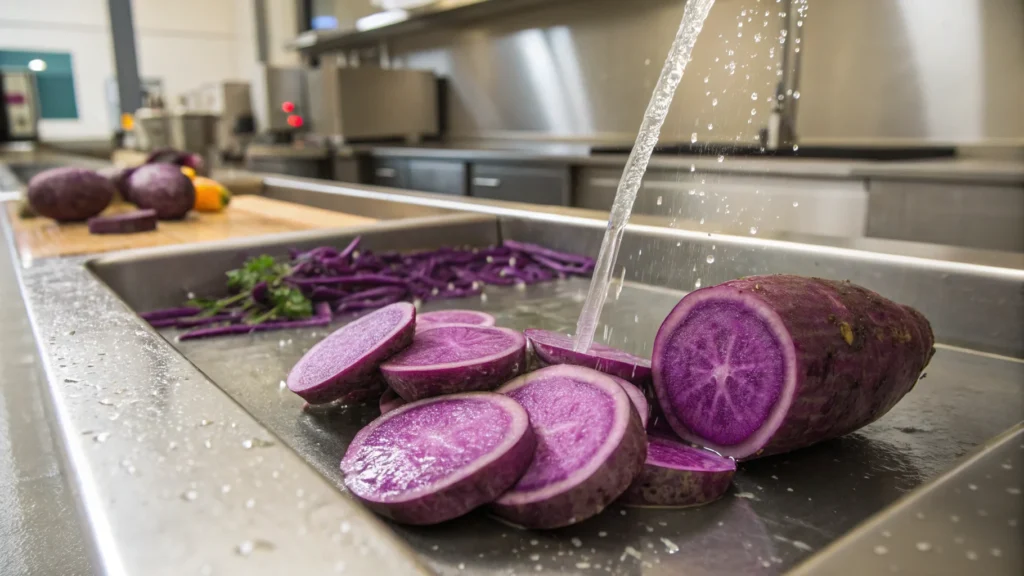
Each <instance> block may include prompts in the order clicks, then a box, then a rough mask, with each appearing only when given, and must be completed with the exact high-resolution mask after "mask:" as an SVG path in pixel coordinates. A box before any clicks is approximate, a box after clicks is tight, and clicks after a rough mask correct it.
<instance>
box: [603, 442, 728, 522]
mask: <svg viewBox="0 0 1024 576" xmlns="http://www.w3.org/2000/svg"><path fill="white" fill-rule="evenodd" d="M735 474H736V461H735V460H731V459H729V458H725V457H723V456H719V455H718V454H715V453H714V452H711V451H709V450H703V449H701V448H694V447H692V446H687V445H686V444H682V443H680V442H677V441H675V440H671V439H668V438H661V437H658V436H649V437H648V438H647V461H646V462H645V463H644V469H643V471H642V472H640V475H639V476H637V477H636V480H633V483H632V484H630V486H629V489H628V490H626V493H625V494H623V495H622V497H621V498H619V503H620V504H627V505H630V506H671V507H683V506H699V505H701V504H707V503H708V502H713V501H715V500H718V499H719V498H721V497H722V496H723V495H724V494H725V493H726V491H727V490H728V489H729V485H730V484H732V477H733V476H734V475H735Z"/></svg>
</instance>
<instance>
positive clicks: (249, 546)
mask: <svg viewBox="0 0 1024 576" xmlns="http://www.w3.org/2000/svg"><path fill="white" fill-rule="evenodd" d="M255 549H256V545H255V544H253V543H252V540H246V541H245V542H242V543H241V544H239V545H238V546H235V553H236V554H238V555H239V556H248V555H250V554H252V551H253V550H255Z"/></svg>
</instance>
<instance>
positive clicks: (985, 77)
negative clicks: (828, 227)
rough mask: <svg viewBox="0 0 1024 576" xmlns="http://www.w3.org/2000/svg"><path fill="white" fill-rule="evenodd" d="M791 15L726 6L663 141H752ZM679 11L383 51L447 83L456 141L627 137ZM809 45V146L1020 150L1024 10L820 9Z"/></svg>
mask: <svg viewBox="0 0 1024 576" xmlns="http://www.w3.org/2000/svg"><path fill="white" fill-rule="evenodd" d="M352 1H353V2H362V3H365V2H366V0H352ZM784 5H785V3H784V2H783V3H779V2H777V1H776V0H719V1H718V2H717V4H716V5H715V7H714V8H713V9H712V11H711V16H710V17H709V19H708V22H707V23H706V24H705V27H704V31H703V32H702V34H701V36H700V39H699V40H698V42H697V45H696V48H695V50H694V53H693V61H692V62H691V64H690V66H689V68H688V70H687V71H686V75H685V77H684V79H683V82H682V84H681V85H680V88H679V91H678V92H677V95H676V100H675V103H674V104H673V107H672V110H671V113H670V115H669V118H668V120H667V121H666V124H665V127H664V130H663V133H662V140H675V141H685V142H688V141H690V140H691V138H693V137H696V138H697V140H698V141H702V142H709V141H714V142H726V141H737V140H738V141H741V142H742V141H746V142H752V141H753V140H754V139H755V137H756V135H757V132H758V129H759V128H761V127H762V126H764V125H765V122H766V117H767V114H768V112H769V111H770V104H769V101H768V99H769V98H770V97H771V96H772V94H773V93H774V89H775V85H776V82H777V81H778V79H779V76H778V74H779V73H780V70H779V65H780V59H781V53H782V47H783V46H784V45H785V42H787V41H789V42H790V43H792V42H793V38H788V39H783V38H782V33H781V28H782V18H781V17H780V10H781V8H780V7H781V6H784ZM682 12H683V2H681V1H679V0H632V1H630V2H621V1H618V0H591V1H574V0H558V1H555V2H551V3H550V4H549V5H548V6H545V7H543V8H531V9H529V10H524V11H523V12H521V13H519V14H515V15H512V16H502V17H501V18H496V19H493V20H484V21H478V22H474V23H471V24H470V25H468V26H464V27H462V28H459V29H457V30H456V29H447V30H438V31H434V32H431V33H426V34H421V35H417V36H408V37H404V38H401V39H398V40H394V41H392V42H391V43H390V45H389V49H390V52H391V56H392V58H393V60H394V61H395V62H397V63H398V64H399V65H404V66H410V67H415V68H429V69H433V70H435V71H437V73H438V74H440V75H442V76H445V77H446V78H448V79H449V81H450V88H451V94H450V106H449V116H450V120H449V125H450V132H451V133H452V134H453V135H455V136H518V137H536V136H538V135H540V136H544V137H556V138H579V139H595V138H596V139H607V140H618V141H629V140H631V139H632V138H633V137H634V136H635V134H636V127H637V126H638V125H639V123H640V118H641V116H642V114H643V110H644V108H645V106H646V104H647V101H648V99H649V97H650V93H651V89H652V88H653V85H654V82H655V81H656V80H657V77H658V73H659V71H660V67H661V65H662V63H663V61H664V58H665V54H666V52H667V50H668V47H669V45H670V43H671V40H672V38H673V35H674V33H675V31H676V28H677V27H678V25H679V20H680V17H681V15H682ZM801 33H802V35H803V38H802V40H801V46H800V48H801V57H802V66H801V84H800V90H799V92H800V94H799V102H798V104H799V107H798V113H797V117H796V120H797V133H798V135H799V138H800V141H801V142H812V141H818V142H859V143H866V142H870V143H889V144H901V143H932V144H940V143H955V144H1007V143H1009V144H1016V145H1021V144H1024V109H1022V107H1021V106H1020V104H1019V102H1020V95H1021V94H1024V2H1021V1H1020V0H857V1H850V0H811V1H810V2H809V7H808V15H807V18H806V21H805V22H804V25H803V26H802V27H801Z"/></svg>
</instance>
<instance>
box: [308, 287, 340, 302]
mask: <svg viewBox="0 0 1024 576" xmlns="http://www.w3.org/2000/svg"><path fill="white" fill-rule="evenodd" d="M348 295H349V293H348V292H345V291H344V290H338V289H337V288H328V287H327V286H317V287H315V288H313V290H312V292H310V293H309V299H310V300H313V301H314V302H319V301H323V300H337V299H339V298H344V297H346V296H348Z"/></svg>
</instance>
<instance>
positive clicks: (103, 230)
mask: <svg viewBox="0 0 1024 576" xmlns="http://www.w3.org/2000/svg"><path fill="white" fill-rule="evenodd" d="M151 230H156V210H135V211H133V212H126V213H124V214H114V215H113V216H95V217H93V218H89V233H90V234H135V233H136V232H149V231H151Z"/></svg>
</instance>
